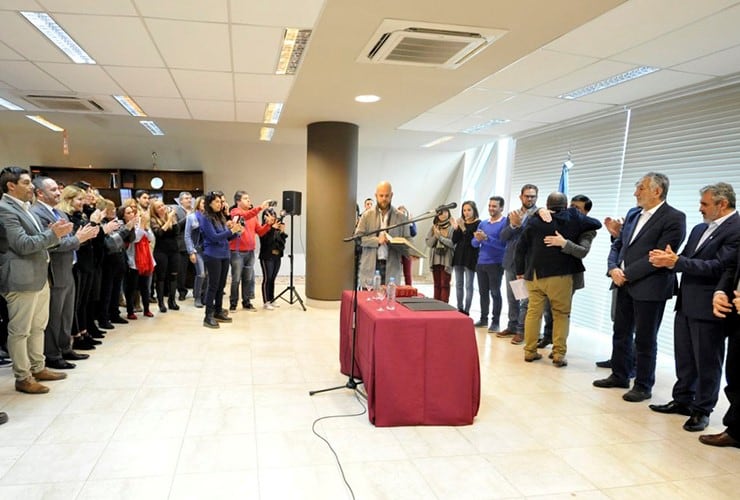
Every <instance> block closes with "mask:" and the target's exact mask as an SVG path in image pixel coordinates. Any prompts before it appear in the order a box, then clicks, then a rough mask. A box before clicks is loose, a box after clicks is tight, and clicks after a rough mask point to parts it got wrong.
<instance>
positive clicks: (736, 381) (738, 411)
mask: <svg viewBox="0 0 740 500" xmlns="http://www.w3.org/2000/svg"><path fill="white" fill-rule="evenodd" d="M733 319H734V320H735V323H734V325H733V326H732V329H731V330H730V335H729V338H728V341H727V360H726V361H725V375H726V376H727V386H726V387H725V395H726V396H727V400H728V401H729V402H730V408H729V409H728V410H727V413H725V417H724V418H723V419H722V423H723V424H725V426H726V427H727V434H729V435H730V436H732V437H733V438H734V439H735V440H736V441H740V320H739V319H738V318H733Z"/></svg>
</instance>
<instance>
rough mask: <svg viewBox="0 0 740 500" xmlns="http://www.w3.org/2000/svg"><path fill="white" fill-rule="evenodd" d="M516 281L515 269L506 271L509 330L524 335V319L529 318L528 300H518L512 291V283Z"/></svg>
mask: <svg viewBox="0 0 740 500" xmlns="http://www.w3.org/2000/svg"><path fill="white" fill-rule="evenodd" d="M515 279H516V273H515V272H514V270H513V269H506V299H507V301H508V303H509V324H508V326H507V327H506V329H507V330H509V331H510V332H514V333H521V334H524V318H526V317H527V307H528V306H529V300H528V299H522V300H517V299H516V297H514V292H513V291H512V290H511V285H510V284H509V282H510V281H514V280H515Z"/></svg>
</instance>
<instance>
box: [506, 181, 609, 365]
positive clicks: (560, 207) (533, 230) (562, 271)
mask: <svg viewBox="0 0 740 500" xmlns="http://www.w3.org/2000/svg"><path fill="white" fill-rule="evenodd" d="M567 207H568V198H567V197H566V196H565V195H564V194H563V193H551V194H550V196H548V197H547V209H548V210H549V211H551V212H553V214H552V221H551V222H545V221H544V220H542V218H541V217H540V215H539V214H535V215H534V216H532V217H531V218H530V221H529V223H528V224H527V226H526V227H525V228H524V231H523V232H522V234H521V236H520V237H519V243H518V244H517V249H516V255H515V262H516V274H517V278H522V277H523V278H524V279H525V280H526V284H527V291H528V292H529V306H528V308H527V316H526V319H525V322H524V342H525V345H524V360H525V361H535V360H537V359H540V358H542V355H541V354H539V353H538V352H537V341H538V340H539V333H540V323H541V322H542V313H543V311H544V308H545V305H546V303H547V301H549V302H550V307H551V309H552V318H553V328H552V332H553V334H552V337H553V348H552V354H553V358H552V362H553V364H554V365H555V366H556V367H558V368H560V367H563V366H566V365H567V364H568V362H567V361H566V359H565V353H566V350H567V347H566V342H567V339H568V329H569V325H570V306H571V301H572V298H573V275H574V274H576V273H582V272H583V271H584V270H585V269H584V267H583V263H582V262H581V259H578V258H576V257H574V256H573V255H570V254H567V253H564V252H561V251H560V250H561V247H560V246H549V245H548V244H547V243H546V242H545V238H546V237H547V236H554V235H560V236H562V237H563V238H565V239H566V240H571V241H578V240H579V238H580V236H581V234H583V233H585V232H587V231H594V230H596V229H599V228H600V227H601V222H599V221H598V220H596V219H593V218H591V217H587V216H585V215H583V214H582V213H581V212H579V211H578V209H577V208H570V209H568V208H567Z"/></svg>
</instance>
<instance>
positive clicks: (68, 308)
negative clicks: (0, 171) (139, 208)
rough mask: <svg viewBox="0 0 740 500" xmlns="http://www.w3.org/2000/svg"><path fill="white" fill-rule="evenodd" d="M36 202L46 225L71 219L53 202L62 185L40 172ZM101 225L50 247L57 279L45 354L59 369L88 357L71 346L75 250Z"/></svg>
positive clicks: (49, 364) (34, 207) (36, 210)
mask: <svg viewBox="0 0 740 500" xmlns="http://www.w3.org/2000/svg"><path fill="white" fill-rule="evenodd" d="M33 187H34V192H35V194H36V203H34V204H33V205H32V206H31V213H32V214H33V215H35V216H36V218H37V219H38V220H39V221H41V226H42V227H46V226H49V225H50V224H53V223H55V222H56V221H58V220H64V221H69V219H68V218H67V214H65V213H64V212H63V211H61V210H57V209H56V208H54V206H55V205H56V204H57V203H59V200H60V198H61V196H62V193H61V191H60V190H59V186H58V185H57V183H56V182H55V181H54V179H50V178H49V177H44V176H38V177H36V178H35V179H34V180H33ZM98 230H99V227H97V226H92V225H86V226H83V227H82V228H80V229H79V230H78V231H77V233H76V234H71V233H70V234H69V235H67V237H65V238H62V239H61V241H60V242H59V245H57V246H55V247H52V248H50V249H49V258H50V259H51V260H50V262H49V266H50V267H51V273H50V274H51V276H53V277H54V281H53V282H52V283H51V287H50V299H49V317H50V318H54V321H50V322H49V324H48V325H46V329H45V331H44V356H46V366H47V367H49V368H56V369H58V370H69V369H72V368H74V367H75V364H74V363H70V362H69V361H68V360H79V359H86V358H88V357H89V355H87V354H79V353H76V352H75V351H73V350H72V322H73V320H74V312H75V280H74V276H73V274H72V266H73V264H74V253H75V251H76V250H78V249H79V248H80V244H82V243H84V242H85V241H87V240H89V239H91V238H94V237H95V235H96V234H97V233H98Z"/></svg>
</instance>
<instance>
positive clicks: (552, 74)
mask: <svg viewBox="0 0 740 500" xmlns="http://www.w3.org/2000/svg"><path fill="white" fill-rule="evenodd" d="M596 61H597V60H596V59H594V58H592V57H584V56H575V55H571V54H563V53H560V52H553V51H549V50H538V51H535V52H533V53H531V54H529V55H527V56H526V57H524V58H522V59H519V60H518V61H517V62H515V63H514V64H511V65H509V66H507V67H506V68H504V69H502V70H501V71H499V72H497V73H494V74H493V75H491V76H489V77H488V78H486V79H484V80H482V81H481V82H479V83H478V84H476V87H482V88H488V89H498V90H509V91H513V92H524V91H526V90H528V89H531V88H533V87H536V86H537V85H540V84H542V83H545V82H548V81H550V80H553V79H555V78H558V77H561V76H563V75H567V74H568V73H570V72H571V71H575V70H577V69H579V68H583V67H585V66H588V65H589V64H592V63H594V62H596Z"/></svg>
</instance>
